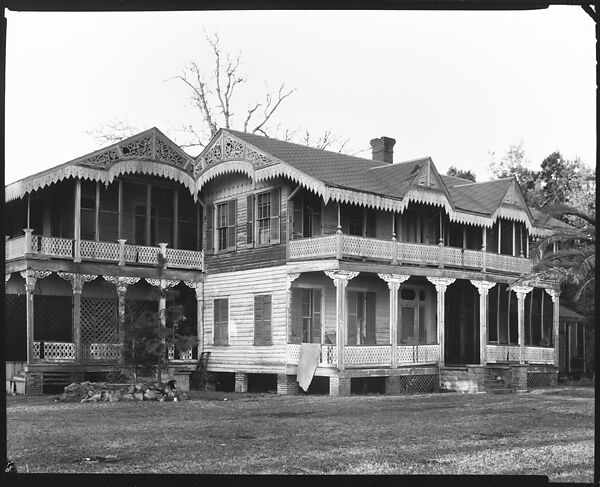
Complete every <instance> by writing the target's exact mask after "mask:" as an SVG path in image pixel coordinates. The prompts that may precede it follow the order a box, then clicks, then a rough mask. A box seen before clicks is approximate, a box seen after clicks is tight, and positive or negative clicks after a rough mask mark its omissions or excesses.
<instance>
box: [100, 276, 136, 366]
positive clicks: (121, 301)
mask: <svg viewBox="0 0 600 487" xmlns="http://www.w3.org/2000/svg"><path fill="white" fill-rule="evenodd" d="M103 277H104V279H105V280H106V281H108V282H110V283H111V284H114V285H115V286H116V287H117V300H118V305H117V306H118V308H117V309H118V317H119V343H120V344H121V345H123V344H124V343H125V329H124V328H125V294H126V293H127V286H131V285H133V284H135V283H136V282H138V281H139V280H140V278H139V277H119V276H103ZM119 364H120V365H121V366H122V365H123V351H122V349H121V354H120V359H119Z"/></svg>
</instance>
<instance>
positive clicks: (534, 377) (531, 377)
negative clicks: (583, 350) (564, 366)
mask: <svg viewBox="0 0 600 487" xmlns="http://www.w3.org/2000/svg"><path fill="white" fill-rule="evenodd" d="M550 385H552V374H548V373H545V372H528V373H527V388H528V389H535V388H536V387H548V386H550Z"/></svg>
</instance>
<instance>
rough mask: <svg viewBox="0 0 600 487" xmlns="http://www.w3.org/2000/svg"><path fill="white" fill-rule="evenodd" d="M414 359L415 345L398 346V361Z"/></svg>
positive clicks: (405, 361)
mask: <svg viewBox="0 0 600 487" xmlns="http://www.w3.org/2000/svg"><path fill="white" fill-rule="evenodd" d="M414 361H415V347H413V346H412V345H402V346H399V347H398V363H408V364H410V363H413V362H414Z"/></svg>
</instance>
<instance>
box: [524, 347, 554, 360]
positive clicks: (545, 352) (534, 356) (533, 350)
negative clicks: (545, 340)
mask: <svg viewBox="0 0 600 487" xmlns="http://www.w3.org/2000/svg"><path fill="white" fill-rule="evenodd" d="M524 360H525V362H528V363H530V364H554V347H525V357H524Z"/></svg>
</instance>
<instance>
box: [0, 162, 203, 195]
mask: <svg viewBox="0 0 600 487" xmlns="http://www.w3.org/2000/svg"><path fill="white" fill-rule="evenodd" d="M131 173H137V174H150V175H155V176H162V177H165V178H169V179H172V180H174V181H177V182H178V183H180V184H182V185H183V186H185V187H186V188H188V189H189V191H190V194H192V195H194V193H195V192H196V183H195V181H194V178H193V177H192V176H190V175H189V174H188V173H186V172H185V171H183V170H182V169H179V168H177V167H175V166H171V165H167V164H162V163H158V162H153V161H149V160H138V159H132V160H126V161H121V162H117V163H115V164H113V165H112V166H111V167H110V168H109V169H108V171H107V170H105V169H96V168H92V167H86V166H63V167H59V168H57V169H55V170H53V171H50V172H47V173H45V174H41V175H39V176H37V177H34V178H32V179H28V180H24V181H23V180H22V181H16V182H14V183H12V184H9V185H8V186H7V187H6V189H5V198H4V200H5V201H6V202H8V201H12V200H15V199H18V198H22V197H23V196H25V195H26V194H28V193H31V192H32V191H37V190H39V189H43V188H45V187H46V186H50V185H51V184H56V183H57V182H59V181H63V180H66V179H69V178H73V179H87V180H90V181H99V182H101V183H104V184H107V185H108V184H110V183H112V182H113V180H114V179H115V178H116V177H117V176H120V175H121V174H131Z"/></svg>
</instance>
